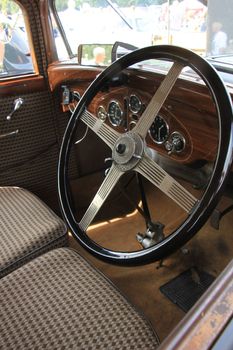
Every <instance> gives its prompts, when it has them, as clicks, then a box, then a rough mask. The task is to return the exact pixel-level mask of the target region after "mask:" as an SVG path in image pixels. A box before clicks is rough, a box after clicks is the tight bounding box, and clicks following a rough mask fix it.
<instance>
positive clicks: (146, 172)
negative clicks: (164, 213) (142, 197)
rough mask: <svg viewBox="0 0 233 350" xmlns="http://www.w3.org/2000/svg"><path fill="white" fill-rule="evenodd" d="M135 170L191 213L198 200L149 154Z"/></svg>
mask: <svg viewBox="0 0 233 350" xmlns="http://www.w3.org/2000/svg"><path fill="white" fill-rule="evenodd" d="M135 170H136V171H137V172H138V173H140V174H141V175H143V176H144V177H145V178H146V179H147V180H149V181H150V182H151V183H152V184H153V185H155V186H156V187H157V188H159V189H160V190H161V191H162V192H163V193H165V194H166V195H167V196H168V197H170V198H171V199H172V200H173V201H174V202H175V203H176V204H178V205H179V206H180V207H181V208H182V209H183V210H184V211H186V212H187V213H188V214H190V213H191V211H192V210H193V208H194V206H195V205H196V203H197V202H198V200H197V199H196V198H195V197H194V196H193V195H192V194H191V193H190V192H188V191H187V190H186V189H185V188H184V187H183V186H182V185H181V184H179V182H177V181H176V180H175V179H174V178H173V177H172V176H170V175H169V174H168V173H167V172H166V171H165V170H163V168H161V167H160V166H159V165H158V164H157V163H155V162H154V161H153V160H152V159H151V158H150V157H149V156H148V155H146V154H144V156H143V159H142V160H141V161H140V162H139V163H138V165H137V167H136V168H135Z"/></svg>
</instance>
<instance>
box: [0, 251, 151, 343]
mask: <svg viewBox="0 0 233 350" xmlns="http://www.w3.org/2000/svg"><path fill="white" fill-rule="evenodd" d="M0 302H1V312H0V335H1V336H0V349H2V350H4V349H7V350H10V349H18V350H19V349H24V350H26V349H89V350H91V349H93V350H94V349H95V350H96V349H108V350H110V349H111V350H112V349H147V350H148V349H155V348H156V347H157V345H158V338H157V336H156V335H155V333H154V332H153V330H152V329H151V327H150V325H149V324H148V323H147V322H146V321H145V319H144V318H143V317H142V316H141V315H140V314H139V313H138V312H137V311H136V310H135V309H134V308H133V307H132V306H131V305H130V304H129V302H127V301H126V299H125V298H124V297H123V296H122V295H121V294H120V292H119V291H118V290H117V289H116V288H115V287H114V286H113V285H112V284H111V283H110V282H109V281H108V280H107V279H106V278H105V277H103V275H101V274H100V273H99V272H98V271H96V270H95V269H94V268H93V267H92V266H90V265H89V264H88V263H87V262H86V261H85V260H84V259H83V258H81V257H80V256H79V255H78V254H77V252H75V251H73V250H71V249H69V248H59V249H55V250H52V251H50V252H48V253H46V254H44V255H42V256H40V257H38V258H36V259H35V260H33V261H31V262H29V263H27V264H26V265H24V266H22V267H21V268H19V269H17V270H15V271H13V272H12V273H11V274H9V275H8V276H5V277H4V278H2V279H1V280H0ZM155 312H156V310H155Z"/></svg>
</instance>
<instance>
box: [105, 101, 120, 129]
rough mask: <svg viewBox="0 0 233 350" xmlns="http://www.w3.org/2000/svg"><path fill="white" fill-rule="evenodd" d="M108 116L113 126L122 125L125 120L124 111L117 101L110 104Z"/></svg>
mask: <svg viewBox="0 0 233 350" xmlns="http://www.w3.org/2000/svg"><path fill="white" fill-rule="evenodd" d="M108 118H109V121H110V123H111V124H112V125H113V126H120V125H121V124H122V121H123V111H122V109H121V107H120V106H119V103H117V102H116V101H111V102H110V103H109V105H108Z"/></svg>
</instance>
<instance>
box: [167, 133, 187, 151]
mask: <svg viewBox="0 0 233 350" xmlns="http://www.w3.org/2000/svg"><path fill="white" fill-rule="evenodd" d="M173 136H178V137H179V138H180V139H181V140H182V141H183V144H184V147H183V148H182V149H181V150H180V151H177V150H175V152H176V153H181V152H183V150H184V149H185V146H186V139H185V137H184V136H183V135H182V134H181V133H180V132H179V131H174V132H173V133H172V134H171V135H170V139H171V143H173V142H172V137H173Z"/></svg>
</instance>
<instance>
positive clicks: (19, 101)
mask: <svg viewBox="0 0 233 350" xmlns="http://www.w3.org/2000/svg"><path fill="white" fill-rule="evenodd" d="M23 102H24V100H23V99H22V98H21V97H19V98H17V99H16V100H14V107H13V110H12V111H11V113H10V114H9V115H8V116H7V117H6V119H7V120H11V118H12V116H13V114H14V113H15V112H16V111H17V110H18V109H20V107H21V106H22V104H23Z"/></svg>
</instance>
